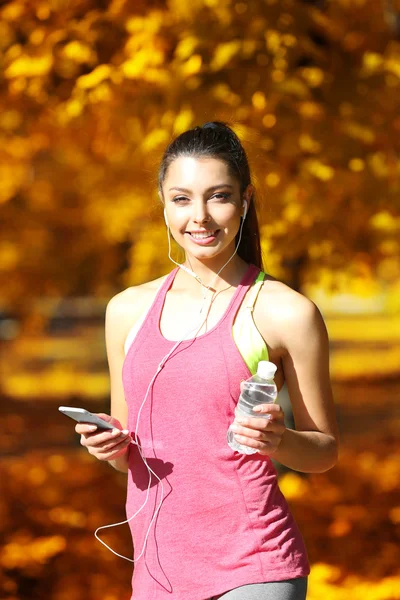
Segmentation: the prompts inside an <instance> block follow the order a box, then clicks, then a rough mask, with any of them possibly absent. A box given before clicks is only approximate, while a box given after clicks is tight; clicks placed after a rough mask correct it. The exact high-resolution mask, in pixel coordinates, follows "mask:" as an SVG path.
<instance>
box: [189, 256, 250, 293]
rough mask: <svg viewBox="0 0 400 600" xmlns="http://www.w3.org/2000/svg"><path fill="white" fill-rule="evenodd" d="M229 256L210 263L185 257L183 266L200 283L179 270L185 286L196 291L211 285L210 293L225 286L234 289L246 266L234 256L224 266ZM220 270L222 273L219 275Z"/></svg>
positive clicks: (217, 258) (215, 259) (220, 257)
mask: <svg viewBox="0 0 400 600" xmlns="http://www.w3.org/2000/svg"><path fill="white" fill-rule="evenodd" d="M229 256H230V255H228V257H226V256H218V257H215V258H214V259H213V260H210V261H201V260H199V259H195V258H194V257H192V256H188V255H187V256H186V260H185V261H184V263H183V264H184V265H185V266H186V267H187V268H188V269H190V270H191V271H193V272H194V273H195V274H196V275H197V277H198V278H199V279H200V282H199V281H198V279H197V278H195V277H193V276H192V275H190V274H188V273H187V272H186V271H184V270H183V269H181V273H182V277H183V276H184V277H185V283H186V286H187V287H189V286H190V287H191V288H196V289H198V288H199V286H201V285H202V286H203V287H204V288H207V287H208V286H210V285H211V287H210V291H212V292H216V291H219V290H221V289H222V288H224V287H226V285H227V284H228V285H230V286H234V287H236V286H237V285H239V282H240V281H241V279H242V277H243V275H244V273H245V272H246V270H247V268H248V265H247V263H246V262H245V261H244V260H243V259H241V258H240V257H239V256H238V255H237V254H236V255H235V256H234V257H233V258H232V260H230V261H229V263H228V264H227V265H226V266H224V265H225V263H226V262H227V260H228V258H229ZM221 268H222V271H221V272H220V273H219V271H220V270H221Z"/></svg>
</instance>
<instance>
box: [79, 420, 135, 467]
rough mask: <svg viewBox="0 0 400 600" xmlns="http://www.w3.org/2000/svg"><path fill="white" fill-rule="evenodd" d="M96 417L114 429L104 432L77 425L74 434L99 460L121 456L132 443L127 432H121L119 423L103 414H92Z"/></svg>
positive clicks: (91, 427) (85, 425)
mask: <svg viewBox="0 0 400 600" xmlns="http://www.w3.org/2000/svg"><path fill="white" fill-rule="evenodd" d="M94 414H97V416H98V417H100V418H101V419H104V421H107V422H108V423H111V425H113V426H114V427H115V428H116V429H113V430H108V431H105V430H104V429H103V430H102V429H98V428H97V427H96V425H89V423H78V424H77V425H75V431H76V433H79V434H80V436H81V444H82V446H84V447H85V448H87V450H88V452H89V454H92V455H93V456H95V457H96V458H98V459H99V460H104V461H110V460H115V459H116V458H119V457H120V456H123V455H124V454H125V453H126V452H127V450H128V447H129V444H130V443H131V441H132V437H131V436H130V434H129V431H128V430H126V429H125V430H122V425H121V423H120V422H119V421H118V420H117V419H114V417H110V415H106V414H104V413H94Z"/></svg>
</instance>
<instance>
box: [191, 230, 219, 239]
mask: <svg viewBox="0 0 400 600" xmlns="http://www.w3.org/2000/svg"><path fill="white" fill-rule="evenodd" d="M190 235H191V236H192V237H194V238H195V239H196V240H203V239H205V238H208V237H211V236H212V235H215V231H203V232H201V233H191V234H190Z"/></svg>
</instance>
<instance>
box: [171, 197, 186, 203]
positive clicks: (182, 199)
mask: <svg viewBox="0 0 400 600" xmlns="http://www.w3.org/2000/svg"><path fill="white" fill-rule="evenodd" d="M172 202H174V203H175V204H184V203H185V202H189V199H188V198H186V197H185V196H176V197H175V198H172Z"/></svg>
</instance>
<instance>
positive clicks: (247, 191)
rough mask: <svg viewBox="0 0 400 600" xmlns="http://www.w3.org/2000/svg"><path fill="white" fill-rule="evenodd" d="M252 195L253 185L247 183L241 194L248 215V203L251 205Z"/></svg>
mask: <svg viewBox="0 0 400 600" xmlns="http://www.w3.org/2000/svg"><path fill="white" fill-rule="evenodd" d="M253 194H254V185H252V184H251V183H249V185H248V186H247V188H246V189H245V190H244V192H243V201H246V204H247V208H246V214H248V212H249V208H250V203H251V199H252V198H253Z"/></svg>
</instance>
